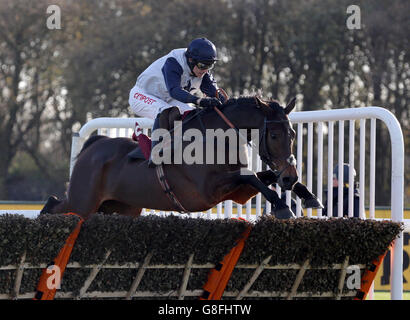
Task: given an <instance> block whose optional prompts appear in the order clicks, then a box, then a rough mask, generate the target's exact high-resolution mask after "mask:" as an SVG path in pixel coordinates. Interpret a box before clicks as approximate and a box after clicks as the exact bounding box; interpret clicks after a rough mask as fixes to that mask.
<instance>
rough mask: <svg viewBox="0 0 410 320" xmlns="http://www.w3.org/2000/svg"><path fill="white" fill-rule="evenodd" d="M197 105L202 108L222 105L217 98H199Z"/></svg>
mask: <svg viewBox="0 0 410 320" xmlns="http://www.w3.org/2000/svg"><path fill="white" fill-rule="evenodd" d="M198 105H199V106H200V107H203V108H211V107H219V106H221V105H222V103H221V101H219V100H218V99H217V98H201V99H199V100H198Z"/></svg>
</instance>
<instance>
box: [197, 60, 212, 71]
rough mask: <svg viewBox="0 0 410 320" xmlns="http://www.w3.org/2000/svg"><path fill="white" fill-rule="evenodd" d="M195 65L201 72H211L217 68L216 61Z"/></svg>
mask: <svg viewBox="0 0 410 320" xmlns="http://www.w3.org/2000/svg"><path fill="white" fill-rule="evenodd" d="M195 65H196V66H197V67H198V69H201V70H211V69H212V68H213V67H214V66H215V61H203V62H200V61H198V62H197V63H196V64H195Z"/></svg>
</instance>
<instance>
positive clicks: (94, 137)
mask: <svg viewBox="0 0 410 320" xmlns="http://www.w3.org/2000/svg"><path fill="white" fill-rule="evenodd" d="M102 138H107V137H106V136H99V135H94V136H91V137H90V138H88V139H87V141H86V142H84V145H83V147H82V148H81V151H80V152H79V153H78V155H77V158H78V157H79V156H80V154H81V153H82V152H83V151H84V150H85V149H87V148H88V147H89V146H91V145H92V144H93V143H94V142H96V141H98V140H100V139H102Z"/></svg>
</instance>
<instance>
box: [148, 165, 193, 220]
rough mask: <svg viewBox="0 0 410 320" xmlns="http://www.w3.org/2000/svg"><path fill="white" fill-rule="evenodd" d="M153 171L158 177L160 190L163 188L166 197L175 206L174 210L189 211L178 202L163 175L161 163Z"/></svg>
mask: <svg viewBox="0 0 410 320" xmlns="http://www.w3.org/2000/svg"><path fill="white" fill-rule="evenodd" d="M155 172H156V173H157V178H158V181H159V184H160V185H161V188H162V190H164V192H165V194H166V195H167V197H168V199H169V200H171V202H172V203H173V204H174V205H175V207H176V208H177V210H176V211H178V212H184V213H188V212H189V211H188V210H186V209H185V208H184V206H183V205H182V204H181V202H179V200H178V198H177V197H176V195H175V193H174V192H173V191H172V189H171V187H170V186H169V184H168V180H167V178H166V177H165V173H164V167H163V166H162V164H160V165H157V166H156V168H155Z"/></svg>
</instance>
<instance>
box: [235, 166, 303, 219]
mask: <svg viewBox="0 0 410 320" xmlns="http://www.w3.org/2000/svg"><path fill="white" fill-rule="evenodd" d="M239 180H240V183H242V184H249V185H251V186H252V187H254V188H255V189H257V190H258V191H259V192H261V193H262V194H263V195H264V197H265V198H266V199H267V200H268V201H269V202H270V203H271V204H272V205H273V207H274V214H275V217H277V218H279V219H289V218H295V214H294V213H293V212H292V210H290V209H289V207H288V206H287V204H286V202H285V201H284V200H282V199H281V198H279V196H278V194H277V193H276V192H275V191H273V190H271V189H270V188H268V187H267V186H266V185H265V184H264V182H262V181H261V180H260V179H259V178H258V177H257V175H256V174H255V173H254V172H252V171H250V170H249V171H248V172H246V174H243V172H242V174H241V175H240V177H239Z"/></svg>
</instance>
